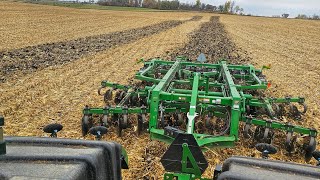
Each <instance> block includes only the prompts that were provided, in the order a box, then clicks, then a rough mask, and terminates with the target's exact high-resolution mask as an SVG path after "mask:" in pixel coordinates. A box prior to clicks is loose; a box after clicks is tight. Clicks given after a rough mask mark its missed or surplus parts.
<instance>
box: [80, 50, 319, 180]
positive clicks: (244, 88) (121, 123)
mask: <svg viewBox="0 0 320 180" xmlns="http://www.w3.org/2000/svg"><path fill="white" fill-rule="evenodd" d="M203 60H205V57H203V55H202V56H199V58H198V62H190V61H188V60H187V58H184V57H177V58H176V61H164V60H161V59H152V60H150V61H148V62H144V66H143V67H142V68H141V69H140V71H139V72H137V73H136V75H135V78H136V79H138V80H141V82H140V83H139V84H136V85H134V86H125V85H120V84H116V83H111V82H108V81H102V83H101V87H100V88H99V90H98V93H99V94H100V95H102V96H103V97H104V101H105V103H106V105H105V107H103V108H92V107H88V106H86V107H85V108H84V110H83V118H82V122H81V123H82V133H83V135H84V136H85V135H86V134H87V133H88V132H89V131H90V128H94V126H95V125H98V126H101V127H100V128H102V127H103V126H104V127H106V128H108V127H109V126H111V125H116V127H117V128H118V135H119V136H121V135H122V132H123V130H124V129H126V128H128V127H130V126H131V125H132V122H134V121H133V120H131V119H135V118H132V116H133V114H135V115H136V116H137V118H136V119H137V124H136V126H135V127H136V130H137V133H138V134H140V133H142V132H143V131H144V130H146V131H148V132H149V133H150V137H151V139H155V140H160V141H163V142H166V143H172V142H173V143H172V144H171V146H170V147H169V149H168V151H167V152H166V153H165V155H164V157H163V158H162V160H161V162H162V163H163V165H164V167H165V169H166V170H167V171H170V172H179V173H187V174H188V173H191V174H193V175H194V177H201V174H202V173H203V171H204V170H205V168H206V166H207V162H206V160H205V159H204V157H202V156H203V155H202V153H201V148H202V147H209V148H210V147H232V146H234V143H235V141H237V140H238V139H239V129H243V130H242V133H243V137H244V138H246V139H252V140H253V142H254V143H267V144H272V141H273V137H274V135H275V132H276V131H283V132H284V133H286V139H285V143H284V146H285V148H286V150H287V151H288V152H289V153H290V152H291V151H293V150H294V149H295V147H294V146H295V140H296V137H297V135H301V136H302V137H304V140H305V142H304V145H303V149H304V152H305V157H306V160H309V159H310V158H311V157H312V152H313V151H314V150H315V148H316V136H317V131H316V130H315V129H310V128H304V127H300V126H296V125H293V124H291V123H289V122H288V121H287V119H292V120H296V121H300V120H302V119H303V115H304V114H305V113H306V111H307V106H306V105H305V103H304V101H305V100H304V98H301V97H284V98H272V97H265V96H264V94H263V91H264V90H266V89H267V88H268V86H270V83H268V81H267V80H266V77H265V76H264V75H263V74H262V70H263V69H267V68H269V67H267V66H264V67H263V68H262V69H256V68H255V67H254V66H252V65H231V64H228V63H227V62H226V61H220V62H218V63H217V64H210V63H204V61H203ZM102 91H103V92H102ZM130 117H131V118H130ZM95 118H98V120H94V119H95ZM240 123H242V124H243V125H240ZM95 128H96V127H95ZM106 128H103V132H104V133H106ZM95 132H99V131H95ZM101 132H102V131H101ZM96 135H97V133H96ZM98 135H100V136H99V137H98V136H97V137H98V138H100V137H101V134H99V133H98ZM199 151H200V152H199ZM177 152H178V154H180V155H177ZM181 153H182V154H181ZM172 154H175V155H174V156H173V155H172ZM183 159H185V160H190V162H191V164H189V163H182V162H186V161H184V160H183ZM190 165H191V167H193V168H191V169H190V168H188V167H187V166H190ZM171 176H172V177H173V176H174V175H173V174H171V175H170V174H169V175H168V177H169V179H170V177H171Z"/></svg>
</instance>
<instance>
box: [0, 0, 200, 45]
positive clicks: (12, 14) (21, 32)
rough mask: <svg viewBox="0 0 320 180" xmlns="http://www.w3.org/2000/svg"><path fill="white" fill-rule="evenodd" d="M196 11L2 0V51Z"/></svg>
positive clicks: (176, 17) (187, 16) (180, 17)
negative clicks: (113, 8) (76, 6)
mask: <svg viewBox="0 0 320 180" xmlns="http://www.w3.org/2000/svg"><path fill="white" fill-rule="evenodd" d="M194 15H195V14H194V13H174V12H172V13H170V12H168V13H163V12H135V11H101V10H93V9H81V10H80V9H73V8H64V7H55V6H46V5H36V4H28V3H17V2H8V1H0V17H1V18H0V24H1V26H0V32H1V33H0V39H1V41H0V51H3V50H10V49H19V48H22V47H26V46H34V45H40V44H45V43H53V42H61V41H68V40H74V39H78V38H82V37H86V36H94V35H100V34H108V33H112V32H116V31H124V30H128V29H133V28H139V27H143V26H148V25H152V24H158V23H160V22H163V21H170V20H187V19H190V18H191V17H192V16H194Z"/></svg>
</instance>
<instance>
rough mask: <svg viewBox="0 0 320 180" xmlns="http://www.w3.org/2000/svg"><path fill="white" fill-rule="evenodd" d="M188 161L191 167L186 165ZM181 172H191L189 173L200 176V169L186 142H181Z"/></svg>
mask: <svg viewBox="0 0 320 180" xmlns="http://www.w3.org/2000/svg"><path fill="white" fill-rule="evenodd" d="M188 162H190V163H191V166H192V167H188ZM182 172H183V173H191V174H194V175H195V176H201V171H200V169H199V167H198V165H197V163H196V160H195V159H194V157H193V155H192V153H191V151H190V149H189V147H188V144H187V143H183V144H182Z"/></svg>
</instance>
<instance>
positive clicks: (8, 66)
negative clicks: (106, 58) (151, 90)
mask: <svg viewBox="0 0 320 180" xmlns="http://www.w3.org/2000/svg"><path fill="white" fill-rule="evenodd" d="M201 18H202V16H194V17H193V18H191V19H190V20H187V21H198V20H200V19H201ZM184 22H186V21H165V22H163V23H159V24H156V25H151V26H146V27H142V28H136V29H130V30H126V31H121V32H114V33H109V34H102V35H96V36H89V37H85V38H79V39H75V40H71V41H65V42H57V43H49V44H42V45H38V46H29V47H25V48H21V49H16V50H12V51H6V52H0V82H5V81H6V80H7V79H8V78H9V77H10V75H11V74H13V73H15V72H17V71H20V72H22V73H28V72H32V71H35V70H38V69H42V68H44V67H49V66H54V65H60V64H64V63H67V62H71V61H74V60H77V59H79V58H80V57H82V56H84V55H87V54H89V53H97V52H100V51H104V50H106V49H110V48H112V47H116V46H121V45H123V44H128V43H130V42H133V41H136V40H138V39H141V38H144V37H147V36H151V35H153V34H157V33H159V32H161V31H165V30H167V29H170V28H174V27H176V26H178V25H180V24H182V23H184Z"/></svg>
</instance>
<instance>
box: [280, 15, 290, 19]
mask: <svg viewBox="0 0 320 180" xmlns="http://www.w3.org/2000/svg"><path fill="white" fill-rule="evenodd" d="M281 16H282V18H288V17H289V14H282V15H281Z"/></svg>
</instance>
